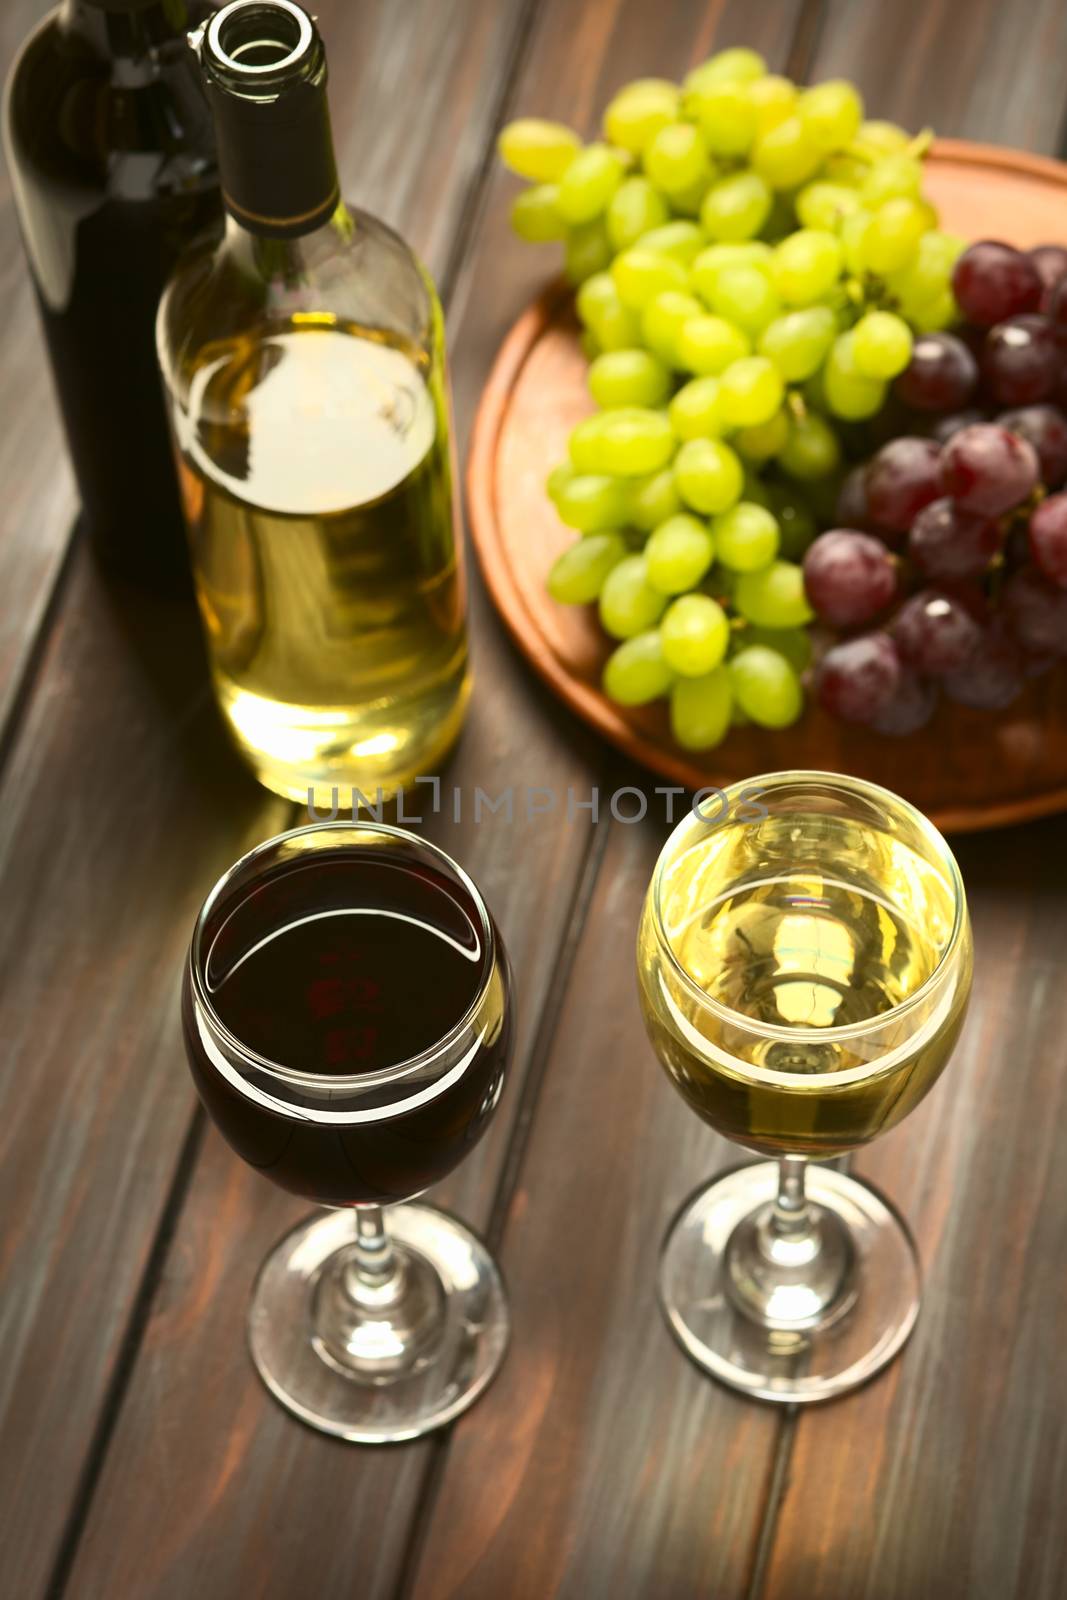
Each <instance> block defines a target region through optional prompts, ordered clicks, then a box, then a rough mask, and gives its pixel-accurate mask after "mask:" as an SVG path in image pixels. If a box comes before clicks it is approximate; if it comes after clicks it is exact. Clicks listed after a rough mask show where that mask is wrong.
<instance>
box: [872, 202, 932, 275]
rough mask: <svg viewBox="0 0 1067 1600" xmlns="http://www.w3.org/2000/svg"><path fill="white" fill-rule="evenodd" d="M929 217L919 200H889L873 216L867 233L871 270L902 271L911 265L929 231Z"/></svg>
mask: <svg viewBox="0 0 1067 1600" xmlns="http://www.w3.org/2000/svg"><path fill="white" fill-rule="evenodd" d="M927 227H928V219H927V216H926V213H925V210H924V208H923V206H922V205H921V204H920V203H919V202H918V201H917V200H905V199H903V198H900V199H895V200H887V201H886V202H885V204H884V205H881V206H879V208H878V210H877V211H876V212H875V213H874V216H873V217H872V218H871V222H870V226H869V227H868V229H867V231H866V233H865V234H864V235H863V250H862V255H863V262H864V265H865V267H866V268H867V271H868V272H877V273H880V274H883V275H884V274H885V273H889V272H899V271H900V270H901V268H902V267H906V266H908V265H910V263H911V262H912V261H914V260H915V257H916V255H917V253H918V249H919V240H920V239H921V238H922V236H923V234H924V233H925V232H926V231H927Z"/></svg>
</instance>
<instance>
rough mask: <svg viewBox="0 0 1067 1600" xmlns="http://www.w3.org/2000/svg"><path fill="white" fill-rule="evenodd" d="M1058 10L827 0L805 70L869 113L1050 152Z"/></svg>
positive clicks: (1035, 0) (1037, 2)
mask: <svg viewBox="0 0 1067 1600" xmlns="http://www.w3.org/2000/svg"><path fill="white" fill-rule="evenodd" d="M1065 57H1067V8H1065V7H1064V6H1063V5H1061V4H1060V0H1030V3H1029V4H1028V5H1027V6H1026V7H1018V6H1007V5H1003V4H1001V3H1000V0H970V3H969V4H968V5H967V7H966V11H964V10H962V9H961V6H960V4H959V0H900V3H899V4H897V5H893V6H884V5H882V6H880V5H872V4H857V3H856V0H829V4H828V5H827V6H826V7H825V9H824V12H823V17H822V25H821V29H820V32H819V39H818V50H817V54H816V59H815V61H814V64H813V70H812V74H811V75H812V78H813V79H814V80H818V79H822V78H838V77H842V78H850V79H851V80H852V81H853V82H855V83H856V84H858V86H859V87H860V89H861V90H862V91H863V93H864V95H865V96H866V99H867V105H868V107H869V114H870V115H871V116H873V117H891V118H894V119H895V120H897V121H899V122H901V123H902V124H903V125H904V126H905V127H908V128H922V127H927V126H929V127H933V128H934V129H935V130H936V131H937V132H938V133H940V134H943V135H945V136H946V137H947V136H951V137H953V138H959V139H978V140H988V141H990V142H992V143H995V144H1009V145H1017V146H1018V147H1019V148H1020V149H1023V150H1037V151H1043V152H1046V153H1048V154H1053V153H1055V152H1056V150H1057V149H1058V147H1059V144H1060V140H1061V138H1062V135H1063V128H1064V111H1065V109H1067V107H1065V100H1067V96H1065V93H1064V82H1063V61H1064V58H1065Z"/></svg>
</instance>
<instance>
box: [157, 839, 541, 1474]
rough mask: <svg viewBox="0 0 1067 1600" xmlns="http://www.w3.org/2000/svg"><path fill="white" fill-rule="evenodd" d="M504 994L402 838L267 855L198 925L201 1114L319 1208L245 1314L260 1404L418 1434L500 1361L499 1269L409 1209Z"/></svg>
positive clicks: (482, 1064) (452, 897)
mask: <svg viewBox="0 0 1067 1600" xmlns="http://www.w3.org/2000/svg"><path fill="white" fill-rule="evenodd" d="M510 991H511V982H510V973H509V968H508V961H507V956H506V954H505V952H504V947H503V944H502V943H501V940H500V936H499V933H498V931H497V929H496V926H495V924H494V922H493V920H492V917H491V916H490V914H489V911H488V909H487V907H486V906H485V903H484V901H483V900H482V898H481V896H480V894H479V893H478V890H477V889H476V887H475V885H474V884H473V883H472V882H471V880H470V878H468V877H467V875H466V873H464V872H463V870H462V869H461V868H460V867H458V866H457V865H456V863H455V862H453V861H451V860H450V859H449V857H448V856H447V855H445V853H444V852H443V851H441V850H438V849H437V848H436V847H435V846H433V845H431V844H428V843H427V842H426V841H424V840H422V839H419V838H416V837H415V836H414V835H411V834H407V833H404V832H402V831H401V830H400V829H397V828H390V827H384V826H381V825H376V824H370V823H367V824H364V823H360V822H352V823H341V822H338V823H325V824H318V825H315V826H312V827H307V828H299V829H296V830H295V831H294V832H292V833H288V834H282V835H281V836H280V837H279V838H277V839H270V840H267V841H266V843H265V844H262V845H260V846H258V847H257V848H256V849H255V850H253V851H252V852H251V853H250V854H249V855H247V856H245V857H244V858H243V859H242V860H241V861H239V862H238V863H237V864H236V866H234V867H233V868H232V869H231V870H230V871H229V872H228V873H227V874H226V875H225V876H224V877H223V878H221V879H220V880H219V882H218V883H217V884H216V886H215V888H214V889H213V890H212V891H211V893H210V894H209V895H208V898H207V900H206V901H205V903H204V906H203V908H202V910H201V912H200V916H199V918H198V919H197V924H196V927H195V929H194V932H193V939H192V944H191V947H190V952H189V960H188V963H187V966H186V972H185V980H184V985H183V992H182V1023H183V1028H184V1033H185V1044H186V1051H187V1054H188V1058H189V1064H190V1067H191V1069H192V1074H193V1079H194V1081H195V1083H196V1087H197V1090H198V1092H199V1094H200V1098H201V1100H202V1101H203V1103H204V1106H205V1107H206V1109H207V1111H208V1113H209V1115H210V1116H211V1118H212V1120H213V1121H214V1122H215V1124H216V1126H217V1127H218V1128H219V1130H220V1132H221V1133H222V1134H223V1136H224V1137H225V1138H226V1140H227V1141H228V1143H229V1144H230V1145H231V1146H232V1148H233V1149H234V1150H235V1151H236V1152H237V1154H238V1155H239V1156H240V1157H241V1158H242V1159H243V1160H244V1161H246V1162H247V1163H248V1165H249V1166H251V1167H253V1168H254V1169H255V1170H256V1171H257V1172H260V1173H262V1174H263V1175H264V1176H265V1177H267V1178H270V1179H271V1180H272V1181H273V1182H274V1183H276V1184H278V1185H279V1186H280V1187H282V1188H283V1189H288V1190H290V1191H292V1192H293V1193H296V1194H300V1195H305V1196H307V1197H309V1198H311V1199H314V1200H317V1201H319V1202H320V1203H321V1204H323V1205H325V1206H329V1207H331V1208H334V1209H333V1210H332V1211H330V1212H327V1213H325V1214H321V1215H316V1216H313V1217H312V1218H310V1219H308V1220H305V1221H304V1222H301V1223H300V1224H299V1225H298V1226H297V1227H296V1228H295V1229H293V1230H292V1231H291V1232H290V1233H289V1234H288V1235H286V1237H285V1238H284V1239H283V1240H281V1242H280V1243H279V1244H278V1245H277V1246H276V1247H275V1249H274V1251H273V1252H272V1253H271V1255H270V1256H269V1257H268V1258H267V1261H266V1262H265V1263H264V1266H263V1268H262V1269H261V1271H260V1275H259V1279H258V1282H257V1284H256V1289H255V1293H254V1295H253V1302H252V1308H251V1313H250V1319H249V1339H250V1344H251V1349H252V1356H253V1359H254V1361H255V1363H256V1366H257V1368H258V1370H259V1372H260V1375H261V1376H262V1378H263V1379H264V1381H265V1383H266V1384H267V1386H268V1388H270V1390H271V1391H272V1393H273V1394H275V1395H276V1396H277V1398H278V1399H280V1400H281V1401H282V1403H283V1404H284V1405H285V1406H287V1407H288V1409H289V1410H291V1411H293V1412H294V1413H295V1414H296V1415H298V1416H300V1417H301V1418H302V1419H303V1420H304V1421H306V1422H309V1423H311V1424H312V1425H313V1426H315V1427H318V1428H320V1429H323V1430H324V1431H326V1432H330V1433H335V1434H339V1435H340V1436H341V1437H343V1438H347V1439H354V1440H359V1441H361V1442H368V1443H377V1442H384V1441H387V1440H388V1441H392V1440H397V1439H406V1438H414V1437H416V1436H417V1435H419V1434H421V1433H425V1432H427V1431H428V1430H429V1429H430V1428H434V1427H439V1426H441V1425H442V1424H443V1423H444V1422H447V1421H449V1420H451V1418H452V1417H454V1416H456V1415H458V1414H459V1412H460V1411H462V1410H464V1409H465V1408H466V1407H467V1406H468V1405H469V1404H470V1403H471V1402H472V1401H473V1400H474V1399H475V1398H476V1396H477V1395H478V1394H479V1393H480V1392H481V1390H482V1389H483V1388H484V1387H485V1385H486V1384H487V1383H488V1382H489V1380H490V1379H491V1377H492V1376H493V1374H494V1373H495V1372H496V1370H497V1367H498V1366H499V1363H500V1360H501V1358H502V1356H503V1351H504V1346H505V1344H506V1340H507V1333H508V1313H507V1302H506V1299H505V1297H504V1291H503V1286H502V1284H501V1282H500V1277H499V1273H498V1271H497V1268H496V1266H495V1263H494V1262H493V1260H492V1257H491V1256H490V1255H489V1253H488V1252H487V1250H486V1249H485V1246H484V1245H483V1244H482V1243H481V1241H480V1240H479V1239H477V1238H476V1236H475V1235H474V1234H473V1233H471V1232H470V1230H469V1229H467V1228H466V1227H464V1225H463V1224H462V1223H460V1222H459V1221H458V1220H457V1219H456V1218H454V1217H451V1216H449V1215H448V1214H447V1213H445V1212H443V1211H440V1210H438V1209H436V1208H435V1207H432V1206H429V1205H424V1204H411V1203H410V1202H411V1200H412V1198H413V1197H414V1196H417V1195H420V1194H422V1192H423V1191H424V1190H425V1189H427V1188H429V1187H430V1186H431V1185H432V1184H435V1183H437V1182H439V1181H440V1180H441V1179H442V1178H444V1177H446V1176H447V1175H448V1173H450V1172H451V1171H452V1170H453V1168H454V1167H455V1166H457V1165H458V1163H459V1162H460V1161H461V1160H462V1159H463V1158H464V1156H465V1155H466V1154H467V1152H468V1151H469V1150H470V1149H471V1148H472V1146H473V1145H474V1144H475V1143H476V1142H477V1140H478V1139H479V1138H480V1137H481V1135H482V1134H483V1133H484V1131H485V1129H486V1127H487V1126H488V1123H489V1119H490V1117H491V1116H492V1113H493V1111H494V1109H495V1107H496V1104H497V1101H498V1099H499V1097H500V1092H501V1088H502V1085H503V1081H504V1074H505V1071H506V1067H507V1062H508V1057H509V1053H510V1047H511V1036H512V1020H511V1019H512V1010H511V1001H510ZM398 1202H404V1203H398ZM383 1206H389V1207H390V1210H389V1213H388V1227H386V1223H385V1219H384V1218H383V1214H382V1209H381V1208H382V1207H383Z"/></svg>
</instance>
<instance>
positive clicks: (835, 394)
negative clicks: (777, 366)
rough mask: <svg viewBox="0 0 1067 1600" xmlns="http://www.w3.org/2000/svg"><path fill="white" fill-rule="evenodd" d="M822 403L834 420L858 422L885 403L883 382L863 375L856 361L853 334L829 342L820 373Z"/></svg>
mask: <svg viewBox="0 0 1067 1600" xmlns="http://www.w3.org/2000/svg"><path fill="white" fill-rule="evenodd" d="M823 388H824V391H825V393H826V403H827V405H828V406H829V407H830V410H831V411H832V412H833V414H834V416H835V417H842V418H844V419H845V420H846V421H848V422H859V421H862V419H863V418H864V417H873V416H874V414H875V412H876V411H880V410H881V409H882V406H883V404H884V403H885V382H884V381H883V379H881V378H872V377H867V376H865V375H864V373H863V372H862V370H861V369H860V365H859V362H858V361H857V360H856V335H855V332H850V333H842V334H840V335H839V336H838V337H837V338H836V339H835V340H834V342H833V345H832V347H831V349H830V354H829V356H828V357H827V360H826V367H825V370H824V372H823Z"/></svg>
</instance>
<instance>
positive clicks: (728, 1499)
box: [413, 774, 778, 1600]
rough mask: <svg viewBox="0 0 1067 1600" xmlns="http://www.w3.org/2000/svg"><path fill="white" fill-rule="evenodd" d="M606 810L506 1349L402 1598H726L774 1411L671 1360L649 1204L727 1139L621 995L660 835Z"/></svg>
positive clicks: (761, 1476)
mask: <svg viewBox="0 0 1067 1600" xmlns="http://www.w3.org/2000/svg"><path fill="white" fill-rule="evenodd" d="M631 776H633V777H636V776H637V775H636V774H633V775H631ZM623 781H624V782H625V781H628V779H627V778H624V779H623ZM604 826H605V827H607V828H608V829H609V830H610V837H609V842H608V846H607V853H606V856H605V859H604V865H603V869H602V870H601V872H600V874H599V876H598V879H597V887H596V892H595V895H594V899H593V903H592V906H591V908H590V914H589V918H588V920H587V923H586V927H585V933H584V936H583V939H582V944H581V949H580V952H579V954H578V957H577V959H576V961H575V963H574V967H573V970H572V973H571V979H570V983H569V985H568V989H567V998H566V1002H565V1005H564V1010H563V1014H562V1017H561V1020H560V1026H559V1031H558V1034H557V1036H556V1039H555V1041H554V1043H553V1047H552V1052H551V1056H550V1058H549V1062H548V1071H547V1075H546V1080H545V1087H544V1090H543V1092H542V1097H541V1102H540V1104H539V1106H538V1112H537V1118H536V1120H535V1123H534V1128H533V1134H532V1137H531V1141H530V1146H529V1150H528V1153H527V1158H526V1161H525V1163H524V1166H523V1169H522V1176H521V1180H520V1183H519V1186H518V1188H517V1190H516V1192H515V1195H514V1198H513V1200H512V1204H511V1207H510V1210H509V1213H508V1218H507V1227H506V1232H505V1234H504V1240H503V1246H502V1252H501V1260H502V1264H503V1267H504V1271H505V1274H506V1276H507V1279H508V1283H509V1285H510V1289H511V1294H512V1300H513V1306H514V1315H515V1343H514V1349H513V1351H512V1353H511V1356H510V1359H509V1361H508V1363H507V1365H506V1367H505V1369H504V1371H503V1372H502V1374H501V1376H500V1378H499V1379H498V1380H497V1383H496V1385H495V1386H494V1387H493V1389H491V1390H490V1392H489V1393H488V1395H487V1396H486V1397H485V1398H484V1399H483V1400H482V1402H481V1403H480V1405H479V1407H478V1409H477V1412H476V1413H475V1412H472V1413H471V1414H470V1416H469V1417H467V1418H464V1419H462V1420H461V1422H460V1423H459V1425H458V1426H457V1428H456V1430H455V1437H454V1439H453V1442H452V1447H451V1450H450V1453H449V1461H448V1468H447V1471H446V1473H445V1475H444V1480H443V1483H442V1486H441V1489H440V1493H439V1495H438V1497H437V1501H436V1504H435V1506H434V1510H433V1517H432V1520H431V1522H430V1525H429V1529H428V1533H427V1536H426V1543H425V1547H424V1550H423V1553H422V1559H421V1562H420V1565H419V1568H418V1573H417V1577H416V1580H415V1583H414V1585H413V1594H414V1596H415V1597H416V1600H481V1597H489V1596H496V1595H507V1596H509V1600H547V1597H548V1596H554V1597H560V1600H562V1597H567V1600H571V1597H573V1600H582V1597H586V1596H589V1597H592V1596H597V1597H599V1596H615V1597H618V1600H645V1597H647V1596H652V1595H654V1596H656V1597H657V1600H660V1597H662V1600H675V1597H677V1600H682V1597H688V1596H692V1595H698V1594H708V1595H722V1596H736V1595H741V1594H743V1592H744V1588H745V1579H746V1575H747V1573H748V1570H749V1567H750V1564H751V1561H752V1555H753V1549H754V1545H755V1540H756V1535H757V1532H758V1529H759V1525H760V1520H761V1516H762V1512H763V1507H764V1503H765V1497H766V1489H767V1481H768V1475H769V1472H770V1467H771V1461H772V1456H773V1449H774V1443H775V1438H776V1433H777V1428H778V1417H777V1415H776V1414H775V1413H774V1412H773V1411H772V1410H771V1409H770V1408H769V1407H761V1406H755V1405H751V1404H746V1403H745V1402H743V1401H742V1400H740V1399H738V1398H737V1397H736V1396H734V1395H732V1394H730V1393H729V1392H728V1391H727V1390H725V1389H723V1388H721V1387H719V1386H718V1385H716V1384H712V1383H709V1382H708V1380H707V1379H706V1378H705V1377H704V1376H703V1375H702V1374H701V1373H700V1372H699V1371H698V1370H697V1369H696V1368H695V1367H694V1366H693V1365H692V1364H691V1363H690V1362H688V1361H687V1360H686V1358H685V1356H684V1355H683V1354H682V1352H681V1351H680V1350H679V1349H678V1347H677V1346H676V1345H675V1343H674V1341H673V1340H672V1338H671V1336H670V1334H669V1333H668V1331H667V1327H666V1324H665V1323H664V1320H663V1317H662V1315H661V1313H660V1310H659V1307H658V1305H657V1303H656V1288H655V1285H656V1265H657V1258H658V1253H659V1246H660V1241H661V1239H662V1236H663V1233H664V1231H665V1229H666V1226H667V1222H668V1219H669V1218H670V1216H671V1215H672V1213H673V1211H674V1210H675V1209H676V1208H677V1207H678V1206H679V1205H680V1204H681V1202H682V1200H683V1199H684V1198H685V1196H686V1194H687V1193H688V1192H689V1191H690V1190H691V1189H693V1188H694V1187H695V1186H696V1185H697V1184H698V1183H699V1182H701V1181H703V1180H705V1179H706V1178H708V1177H709V1176H710V1175H711V1174H712V1173H713V1172H714V1171H715V1170H716V1169H717V1168H719V1167H722V1166H725V1165H728V1164H731V1163H733V1164H736V1159H737V1153H736V1151H733V1150H732V1149H731V1147H730V1146H729V1145H727V1144H726V1143H725V1142H724V1141H722V1140H720V1139H718V1138H716V1137H715V1135H713V1134H712V1133H711V1132H710V1130H709V1129H707V1128H706V1127H705V1126H704V1125H703V1124H702V1123H701V1122H700V1121H699V1120H698V1119H697V1118H695V1117H694V1116H693V1115H692V1113H691V1112H689V1111H688V1109H687V1107H686V1106H685V1105H684V1104H683V1102H682V1101H681V1099H680V1098H679V1097H678V1096H677V1094H676V1093H675V1092H674V1091H673V1090H672V1089H671V1087H670V1085H669V1084H668V1082H667V1079H666V1077H665V1075H664V1074H663V1072H662V1071H661V1069H660V1068H659V1067H658V1065H657V1063H656V1060H655V1057H654V1055H653V1054H652V1050H651V1047H650V1045H649V1044H648V1041H647V1039H646V1037H645V1032H644V1028H643V1026H642V1023H641V1018H640V1013H639V1011H638V1005H637V993H636V982H635V978H634V970H633V965H634V957H633V940H634V929H635V928H636V926H637V920H638V916H639V913H640V908H641V902H642V899H643V897H644V893H645V890H646V889H647V887H648V881H649V878H650V877H651V874H652V869H653V866H654V864H655V860H656V856H657V854H658V851H659V848H660V845H661V844H662V839H663V835H664V834H665V832H666V830H665V828H663V827H662V825H661V826H659V827H653V826H649V827H642V826H640V825H636V824H635V825H623V824H618V823H609V824H604Z"/></svg>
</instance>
